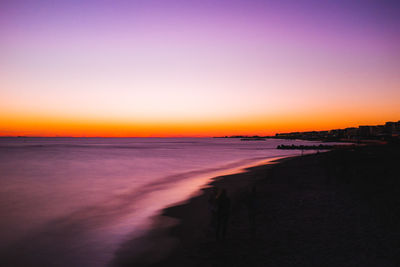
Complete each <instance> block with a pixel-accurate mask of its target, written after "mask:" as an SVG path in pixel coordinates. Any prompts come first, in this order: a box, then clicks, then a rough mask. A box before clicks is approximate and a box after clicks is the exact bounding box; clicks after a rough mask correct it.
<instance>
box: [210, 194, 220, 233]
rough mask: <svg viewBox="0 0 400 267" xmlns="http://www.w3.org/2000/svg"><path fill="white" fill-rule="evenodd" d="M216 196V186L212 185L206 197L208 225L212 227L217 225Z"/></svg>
mask: <svg viewBox="0 0 400 267" xmlns="http://www.w3.org/2000/svg"><path fill="white" fill-rule="evenodd" d="M217 196H218V188H217V187H214V188H212V189H211V193H210V197H209V198H208V211H209V212H210V226H211V227H212V228H214V229H216V227H217V209H218V203H217Z"/></svg>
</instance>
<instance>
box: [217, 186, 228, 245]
mask: <svg viewBox="0 0 400 267" xmlns="http://www.w3.org/2000/svg"><path fill="white" fill-rule="evenodd" d="M230 210H231V200H230V199H229V197H228V195H227V193H226V190H225V189H222V190H221V191H220V194H219V195H218V197H217V231H216V238H217V240H221V239H222V240H225V236H226V230H227V227H228V220H229V215H230Z"/></svg>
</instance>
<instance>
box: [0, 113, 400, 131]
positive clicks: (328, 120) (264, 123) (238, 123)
mask: <svg viewBox="0 0 400 267" xmlns="http://www.w3.org/2000/svg"><path fill="white" fill-rule="evenodd" d="M364 115H365V116H364V117H361V116H358V115H353V116H351V115H349V114H346V112H343V114H337V113H335V114H329V113H326V112H325V113H323V112H319V114H311V113H309V114H305V113H303V114H301V113H299V114H297V115H286V116H285V115H281V116H269V117H263V116H260V117H256V116H254V117H252V118H246V117H242V118H236V119H235V118H230V119H223V118H222V119H221V118H220V119H214V120H195V121H189V120H181V121H179V120H176V121H161V120H159V121H156V120H152V121H148V122H146V121H134V120H131V121H129V120H128V121H122V120H111V119H108V120H107V119H90V118H87V119H77V118H58V117H54V116H53V117H50V116H43V115H42V116H40V115H36V116H34V115H32V116H24V117H22V116H18V115H14V116H10V115H9V116H7V117H4V116H1V115H0V125H1V126H0V136H38V137H44V136H47V137H54V136H68V137H212V136H226V135H228V136H230V135H274V134H275V133H283V132H294V131H311V130H330V129H338V128H346V127H357V126H359V125H379V124H384V123H385V122H386V121H397V120H399V119H400V118H399V116H397V114H385V115H386V116H378V115H376V114H375V116H374V114H373V112H371V113H369V114H364Z"/></svg>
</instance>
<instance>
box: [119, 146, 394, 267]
mask: <svg viewBox="0 0 400 267" xmlns="http://www.w3.org/2000/svg"><path fill="white" fill-rule="evenodd" d="M398 162H400V147H399V146H398V145H395V144H393V145H381V146H363V147H356V148H351V149H347V150H333V151H329V152H324V153H318V154H308V155H303V156H296V157H289V158H285V159H283V160H280V161H278V162H275V163H277V164H267V165H261V166H254V167H250V168H247V169H246V171H245V172H242V173H238V174H231V175H225V176H219V177H216V178H213V179H212V180H211V182H210V184H209V186H208V187H207V188H203V189H201V192H202V194H200V195H197V196H195V197H193V198H191V199H190V200H189V201H188V202H185V203H182V204H180V205H176V206H172V207H169V208H167V209H165V210H164V211H163V213H162V215H161V216H160V217H159V219H158V220H156V221H155V223H156V224H158V225H160V227H159V228H157V229H155V230H154V231H152V232H151V233H150V235H149V236H147V239H143V240H136V242H138V241H139V244H140V246H141V248H143V250H142V251H141V252H142V253H139V254H137V255H132V251H133V250H132V247H133V246H134V244H133V243H129V242H127V243H126V244H125V245H124V246H123V247H121V249H120V250H119V251H118V252H117V254H116V255H115V258H114V261H113V265H114V266H153V267H154V266H155V267H158V266H296V267H297V266H304V267H306V266H307V267H309V266H327V267H329V266H332V267H333V266H335V267H337V266H377V267H378V266H393V267H394V266H398V263H399V262H398V260H397V258H398V254H400V197H399V195H400V179H399V178H400V177H399V176H398ZM253 184H256V196H257V198H256V199H257V203H258V204H257V212H256V217H255V227H254V228H252V227H251V225H250V223H249V217H248V210H247V208H246V206H245V205H244V201H243V200H244V199H245V196H246V192H249V190H250V187H251V186H252V185H253ZM215 186H217V187H219V188H225V189H227V190H228V195H229V197H230V198H231V203H232V205H231V216H230V219H229V226H228V232H227V237H226V240H225V241H223V242H221V241H217V240H216V239H215V231H213V229H212V228H211V227H210V213H209V211H208V209H207V208H208V196H209V194H210V191H211V188H212V187H215ZM136 244H138V243H136Z"/></svg>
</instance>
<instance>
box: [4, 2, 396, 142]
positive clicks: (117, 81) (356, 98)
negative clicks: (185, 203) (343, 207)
mask: <svg viewBox="0 0 400 267" xmlns="http://www.w3.org/2000/svg"><path fill="white" fill-rule="evenodd" d="M0 33H1V37H2V41H1V43H0V46H1V50H0V58H1V59H2V60H1V61H2V62H1V63H0V86H1V88H2V89H1V90H0V99H1V100H0V104H1V106H2V108H1V111H2V113H3V115H1V116H0V121H3V122H7V121H11V119H12V120H14V121H18V120H19V121H20V123H19V124H18V125H13V126H10V127H6V128H1V129H0V131H3V132H12V131H15V132H18V131H23V130H24V129H28V128H29V127H30V126H29V125H28V124H26V122H24V120H23V119H22V118H23V117H26V115H27V114H30V115H31V116H33V117H32V118H41V119H46V118H49V117H53V118H59V119H60V120H62V119H66V118H68V119H69V120H71V121H74V120H77V119H82V118H85V119H86V120H96V119H99V118H103V119H104V118H105V119H106V120H108V121H120V122H121V123H127V124H130V125H139V124H141V123H142V124H143V122H144V121H145V122H146V123H148V122H153V124H154V125H156V124H157V123H159V122H160V121H162V122H171V123H185V122H187V121H198V122H200V121H201V122H202V123H203V124H204V123H205V122H206V121H207V120H208V121H214V120H215V121H218V120H220V121H232V124H234V123H235V122H234V118H237V117H238V116H239V115H240V116H241V118H242V119H246V118H254V117H257V119H258V123H259V122H260V121H262V122H263V123H264V126H262V127H265V125H269V126H268V127H267V128H268V129H270V130H272V129H273V128H274V127H275V128H277V127H278V128H279V125H277V124H276V123H275V124H274V121H275V122H276V121H278V120H283V119H284V118H287V117H290V116H291V114H292V115H293V116H294V117H296V118H297V119H300V120H304V122H305V124H304V125H303V126H302V127H308V126H307V125H309V126H311V125H316V123H317V122H320V121H321V119H320V117H318V116H316V117H315V118H312V117H310V112H311V111H312V110H319V111H321V112H322V113H323V114H321V115H320V116H327V117H329V118H330V120H331V125H332V127H333V126H341V125H345V124H350V123H374V122H377V121H381V120H386V119H396V118H395V117H396V116H397V117H398V115H399V114H400V109H399V107H398V106H399V105H398V100H400V93H399V92H400V89H399V84H400V83H399V79H400V78H399V77H400V63H399V62H400V52H399V51H400V49H398V47H400V4H399V1H385V0H383V1H382V0H376V1H368V0H363V1H361V0H360V1H351V0H336V1H322V0H318V1H317V0H308V1H306V0H297V1H233V0H230V1H215V0H213V1H211V0H210V1H208V0H202V1H189V0H185V1H184V0H182V1H167V0H163V1H161V0H160V1H151V0H150V1H149V0H146V1H111V0H109V1H94V0H93V1H84V0H79V1H40V0H36V1H27V0H25V1H18V0H13V1H1V3H0ZM371 106H374V108H375V109H376V110H375V111H374V113H373V112H372V111H371V110H370V108H369V107H371ZM344 111H346V112H344ZM324 112H325V113H324ZM344 113H346V114H348V115H349V116H348V118H351V119H348V120H343V119H342V124H340V123H339V122H340V120H341V117H340V116H343V114H344ZM299 114H303V116H307V118H306V117H301V115H299ZM334 114H337V116H336V117H335V115H334ZM374 114H378V115H374ZM50 115H51V116H50ZM35 116H36V117H35ZM46 116H47V117H46ZM280 116H281V117H280ZM368 118H370V119H368ZM306 122H307V123H308V124H307V123H306ZM312 122H313V123H314V124H313V123H312ZM288 123H290V121H288ZM327 125H328V124H327ZM43 127H44V126H43ZM327 127H328V126H327ZM31 128H32V127H31ZM31 128H29V129H31ZM32 129H33V128H32ZM260 129H261V128H260ZM263 129H265V128H263ZM256 130H257V129H256ZM32 131H34V130H32ZM37 131H40V130H37ZM0 134H1V133H0Z"/></svg>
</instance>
